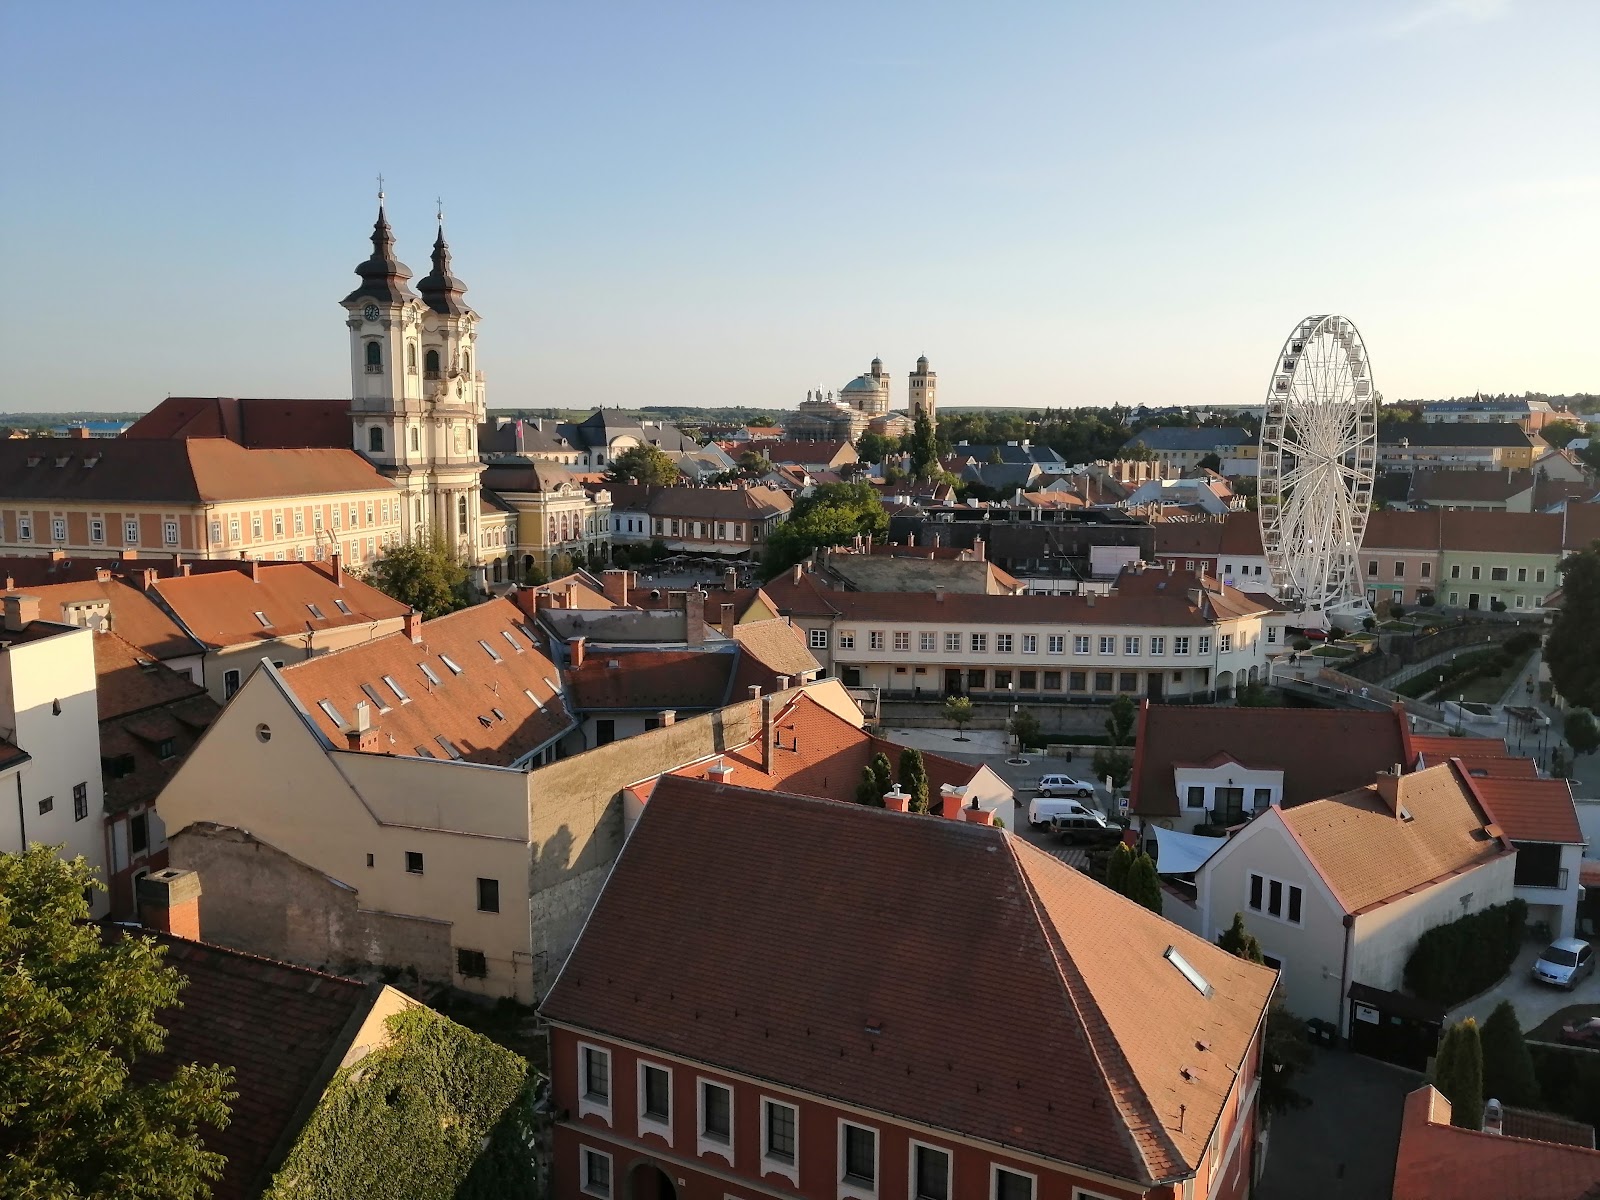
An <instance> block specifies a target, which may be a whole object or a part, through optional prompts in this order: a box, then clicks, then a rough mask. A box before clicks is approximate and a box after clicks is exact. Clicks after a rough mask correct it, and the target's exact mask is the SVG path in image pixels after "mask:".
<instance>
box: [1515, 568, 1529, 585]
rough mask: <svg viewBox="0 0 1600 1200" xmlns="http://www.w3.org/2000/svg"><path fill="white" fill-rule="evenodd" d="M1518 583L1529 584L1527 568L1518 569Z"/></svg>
mask: <svg viewBox="0 0 1600 1200" xmlns="http://www.w3.org/2000/svg"><path fill="white" fill-rule="evenodd" d="M1517 582H1518V583H1527V582H1528V568H1527V567H1518V568H1517Z"/></svg>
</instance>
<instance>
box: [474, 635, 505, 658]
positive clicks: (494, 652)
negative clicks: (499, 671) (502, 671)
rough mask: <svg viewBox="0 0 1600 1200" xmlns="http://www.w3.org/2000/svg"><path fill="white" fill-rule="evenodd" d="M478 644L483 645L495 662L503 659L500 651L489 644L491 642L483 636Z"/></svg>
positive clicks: (484, 650)
mask: <svg viewBox="0 0 1600 1200" xmlns="http://www.w3.org/2000/svg"><path fill="white" fill-rule="evenodd" d="M478 645H480V646H482V647H483V652H484V653H485V654H487V655H488V656H489V657H490V659H492V660H493V661H494V662H501V661H503V660H502V659H501V657H500V651H498V650H496V649H495V648H494V647H493V646H491V645H489V643H488V642H486V641H484V640H483V639H482V638H479V639H478Z"/></svg>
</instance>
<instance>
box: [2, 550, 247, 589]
mask: <svg viewBox="0 0 1600 1200" xmlns="http://www.w3.org/2000/svg"><path fill="white" fill-rule="evenodd" d="M245 561H246V560H243V559H232V558H184V557H183V556H182V555H179V554H146V555H144V556H143V557H141V556H140V554H139V552H138V551H136V550H123V551H121V552H119V553H117V554H108V555H86V554H74V555H70V556H69V555H67V554H66V553H65V552H61V551H52V552H51V553H49V554H29V555H5V556H3V557H0V580H5V579H9V580H11V581H12V583H13V584H14V585H15V586H16V587H19V588H29V589H30V590H31V589H32V588H35V587H43V586H44V585H45V584H47V583H88V582H89V581H90V580H93V579H96V578H98V577H99V574H100V572H101V571H104V572H106V573H107V574H108V575H110V576H112V577H113V578H118V579H121V580H122V581H123V582H124V583H131V584H133V585H134V586H139V583H140V581H141V580H143V579H144V577H145V574H146V573H147V572H149V573H151V577H152V578H155V579H165V578H168V577H171V576H176V575H182V574H183V573H184V572H185V571H188V572H191V573H198V572H202V571H233V570H237V569H238V567H239V566H240V565H241V564H242V563H243V562H245Z"/></svg>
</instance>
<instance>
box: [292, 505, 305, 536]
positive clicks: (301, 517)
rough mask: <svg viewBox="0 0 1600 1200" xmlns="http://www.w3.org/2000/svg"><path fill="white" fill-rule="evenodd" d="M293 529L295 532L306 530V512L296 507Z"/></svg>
mask: <svg viewBox="0 0 1600 1200" xmlns="http://www.w3.org/2000/svg"><path fill="white" fill-rule="evenodd" d="M294 531H295V532H296V533H304V532H305V531H306V514H305V510H304V509H299V508H297V509H295V510H294Z"/></svg>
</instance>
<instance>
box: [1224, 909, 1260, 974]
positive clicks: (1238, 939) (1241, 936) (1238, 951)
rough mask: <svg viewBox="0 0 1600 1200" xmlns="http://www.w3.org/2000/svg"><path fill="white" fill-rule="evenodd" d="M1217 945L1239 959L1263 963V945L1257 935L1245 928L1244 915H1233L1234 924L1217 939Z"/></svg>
mask: <svg viewBox="0 0 1600 1200" xmlns="http://www.w3.org/2000/svg"><path fill="white" fill-rule="evenodd" d="M1217 945H1219V946H1221V947H1222V948H1223V949H1224V950H1226V951H1227V952H1228V953H1229V954H1232V955H1235V956H1236V957H1238V958H1243V959H1248V960H1249V961H1250V962H1253V963H1258V962H1260V961H1261V943H1260V942H1259V941H1258V940H1257V939H1256V935H1255V934H1253V933H1251V932H1250V931H1249V930H1248V929H1246V928H1245V927H1244V914H1243V913H1234V914H1233V924H1232V925H1229V926H1228V928H1227V929H1226V930H1225V931H1224V932H1223V934H1222V936H1221V937H1220V938H1218V939H1217Z"/></svg>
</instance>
